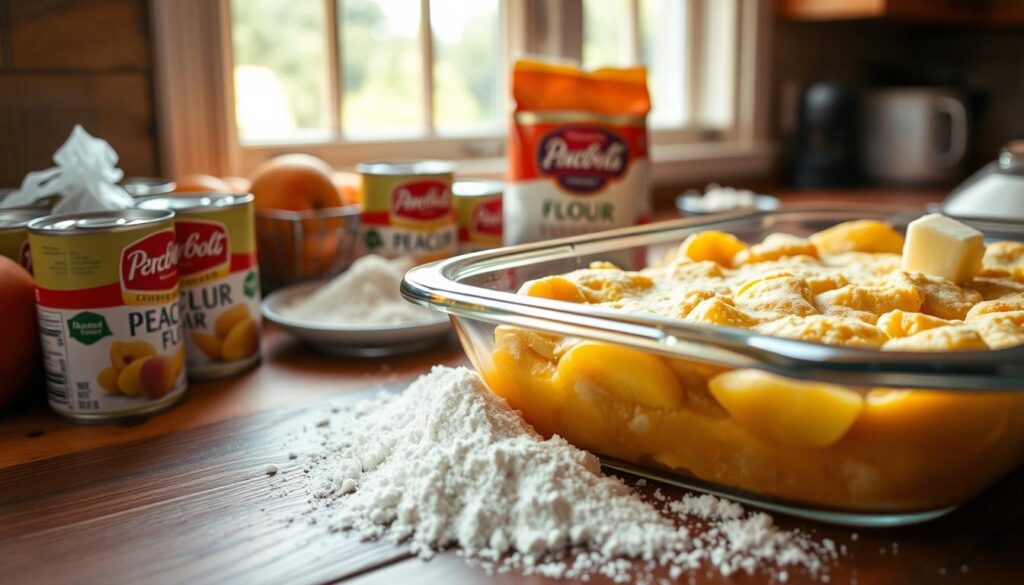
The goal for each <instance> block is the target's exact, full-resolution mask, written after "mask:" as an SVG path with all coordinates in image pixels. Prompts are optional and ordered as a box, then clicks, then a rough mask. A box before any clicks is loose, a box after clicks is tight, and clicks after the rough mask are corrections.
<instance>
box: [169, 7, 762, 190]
mask: <svg viewBox="0 0 1024 585" xmlns="http://www.w3.org/2000/svg"><path fill="white" fill-rule="evenodd" d="M171 4H173V5H174V7H175V8H174V9H172V8H170V5H171ZM765 4H766V3H764V2H761V1H760V0H472V1H467V0H155V8H154V27H155V29H156V38H157V44H158V50H157V53H158V54H157V58H158V61H161V62H163V64H164V67H163V69H165V70H166V71H167V73H165V77H167V78H168V79H164V80H162V81H163V82H162V83H160V84H159V85H160V86H162V87H165V88H166V87H169V86H172V85H173V86H181V84H182V83H183V82H187V81H190V80H188V79H182V78H189V77H193V78H194V77H197V75H198V74H197V73H196V70H197V69H199V70H204V71H206V74H205V80H213V79H216V78H218V77H219V78H221V79H223V80H224V81H222V86H221V87H222V89H221V90H218V89H217V88H208V89H206V92H207V94H208V95H206V96H205V97H203V99H205V103H206V105H207V106H208V108H209V109H210V110H211V111H212V110H217V108H216V107H213V105H215V104H216V103H218V100H219V104H220V110H218V111H216V112H213V113H209V114H207V115H206V117H207V118H209V119H211V120H212V121H213V122H214V123H217V122H218V121H220V120H221V119H222V118H227V119H226V120H223V121H222V122H221V123H220V124H219V126H221V127H223V128H224V129H223V130H219V129H217V128H215V129H211V130H210V132H209V133H210V135H211V136H213V135H216V136H213V138H212V139H211V140H212V141H213V142H216V144H215V145H214V146H207V147H205V148H202V149H200V150H201V151H203V152H207V153H211V152H216V151H217V150H218V148H217V147H220V146H223V148H224V149H226V152H227V154H225V155H223V156H221V157H220V158H221V162H220V166H221V167H224V166H226V167H228V171H227V173H225V174H228V173H233V174H244V173H245V172H246V171H247V170H249V169H251V168H252V167H253V166H254V165H256V164H258V163H259V162H260V161H262V160H264V159H266V158H268V157H270V156H273V155H275V154H278V153H281V152H287V151H295V150H298V151H305V152H311V153H314V154H317V155H320V156H321V157H323V158H325V159H327V160H328V162H331V163H332V164H334V165H336V166H339V167H347V166H351V165H353V164H354V163H356V162H357V161H359V160H365V159H371V158H398V157H436V158H447V159H457V160H460V161H463V162H464V164H463V165H462V168H469V169H470V170H471V171H480V172H483V173H485V174H486V173H489V174H500V173H501V169H502V164H503V161H502V159H501V157H502V154H503V152H504V141H505V134H506V131H507V124H508V120H507V117H508V115H507V112H508V109H509V107H510V104H509V102H508V97H507V96H508V87H507V78H508V70H509V65H510V63H511V61H512V59H513V55H516V54H521V53H522V54H537V55H548V56H553V57H561V58H571V59H576V60H579V61H580V62H582V64H583V65H584V66H585V67H587V68H596V67H602V66H623V65H633V64H638V63H643V64H646V66H647V67H648V71H649V78H648V79H649V81H648V83H649V88H650V92H651V95H652V101H653V104H654V107H653V111H652V113H651V116H650V118H649V123H650V128H651V130H652V144H653V147H654V149H655V151H654V156H653V160H654V161H655V165H656V168H655V178H658V177H659V176H663V175H664V173H661V174H659V172H658V169H657V165H658V164H659V161H662V162H669V161H675V160H676V159H679V160H682V159H686V158H693V157H694V156H700V157H705V158H708V157H719V158H720V155H722V153H727V154H729V156H733V157H735V156H741V155H742V156H746V155H747V154H749V153H750V152H752V149H758V148H761V147H762V146H763V145H764V140H763V139H764V131H763V127H764V124H763V123H760V122H759V121H758V120H759V119H763V118H764V113H765V112H764V110H765V109H766V108H765V107H764V105H765V104H764V100H763V98H762V97H761V96H762V95H763V94H764V93H765V92H764V91H763V89H761V88H762V87H763V85H764V77H765V76H764V75H763V65H764V61H763V54H764V52H765V49H766V46H767V45H766V43H765V40H764V39H765V37H766V35H765V34H763V33H764V32H765V30H766V29H767V28H768V26H767V24H766V23H767V22H769V21H768V20H767V18H768V17H769V14H768V13H769V10H768V9H767V8H765ZM201 21H203V22H205V21H209V22H210V23H213V24H206V25H203V26H205V27H206V28H205V29H201V25H199V24H197V23H199V22H201ZM188 26H192V27H193V28H194V29H196V30H192V29H189V28H187V27H188ZM211 30H216V31H219V33H218V34H220V35H221V37H222V38H221V40H220V41H219V42H213V43H212V45H211V43H210V42H209V41H207V42H206V44H205V46H204V49H206V50H207V52H209V51H208V50H209V49H210V48H211V46H212V47H213V48H215V49H216V48H217V47H219V48H220V50H221V54H220V57H221V58H219V59H217V58H215V59H210V58H209V55H206V54H202V53H200V52H199V49H196V48H193V47H191V46H190V45H189V42H188V40H187V39H180V38H179V37H180V36H181V35H183V34H186V33H188V34H191V35H193V36H195V35H198V34H208V33H209V32H210V31H211ZM189 52H191V53H193V55H191V56H189V55H188V53H189ZM183 54H184V55H183ZM179 59H182V60H184V61H183V62H182V63H181V64H178V65H177V66H175V63H176V61H177V60H179ZM168 62H169V63H168ZM186 62H187V63H186ZM186 64H187V65H189V66H188V67H186ZM159 81H161V80H158V82H159ZM188 86H190V87H196V86H197V85H196V81H195V80H192V82H191V83H188ZM172 95H175V94H172ZM176 100H177V98H171V99H169V100H168V101H169V102H170V103H169V104H168V106H167V108H168V109H169V110H170V111H175V110H177V111H180V113H181V115H182V116H186V117H187V118H193V117H194V116H195V112H196V102H197V101H201V100H199V98H196V97H194V96H193V97H190V98H188V100H186V99H185V98H182V99H181V101H182V103H183V104H184V103H185V102H186V101H188V106H189V107H188V108H186V107H185V106H184V105H181V106H179V105H178V104H176V103H175V101H176ZM186 112H187V113H186ZM177 119H178V118H176V117H175V116H173V115H172V114H171V112H168V113H166V114H165V115H164V116H162V120H163V121H164V124H165V125H166V124H169V125H171V126H172V128H171V132H170V133H169V134H170V135H171V140H170V142H171V144H170V145H169V147H165V150H167V151H168V153H169V157H170V158H172V159H178V160H175V162H179V163H181V162H182V161H184V160H186V159H189V158H190V156H191V154H190V152H189V151H188V150H187V149H186V148H185V147H184V146H183V145H184V144H185V143H187V142H189V141H195V142H198V141H199V139H200V138H201V137H198V136H197V135H196V132H195V130H194V129H190V130H189V131H188V132H186V131H184V130H181V131H175V129H174V128H173V126H177V125H178V123H176V121H175V120H177ZM175 135H177V137H175ZM695 145H700V148H699V149H696V148H694V147H695ZM200 146H201V145H200ZM659 148H661V149H662V152H659V151H658V149H659ZM698 150H699V152H698ZM764 152H766V151H765V150H764V149H763V148H761V150H759V151H758V153H759V154H758V156H762V158H763V155H764ZM192 158H195V157H194V156H193V157H192ZM472 161H477V162H472ZM474 165H475V166H474ZM181 166H182V164H177V165H175V170H176V172H182V171H177V167H181ZM186 166H187V165H186ZM724 168H734V165H732V164H730V165H727V166H726V167H724ZM207 169H208V170H209V165H207ZM192 170H199V169H192ZM222 172H223V171H222Z"/></svg>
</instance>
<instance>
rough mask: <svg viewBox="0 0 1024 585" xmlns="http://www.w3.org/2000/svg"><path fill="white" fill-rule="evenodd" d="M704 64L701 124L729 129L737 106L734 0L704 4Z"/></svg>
mask: <svg viewBox="0 0 1024 585" xmlns="http://www.w3.org/2000/svg"><path fill="white" fill-rule="evenodd" d="M705 7H706V9H705V11H704V23H703V24H704V32H703V36H704V62H703V66H702V70H703V78H702V79H701V88H700V89H701V97H700V103H701V112H699V114H698V115H699V116H700V122H701V124H702V125H704V126H706V127H709V128H728V127H729V126H731V125H732V123H733V106H734V104H735V102H736V97H735V95H736V94H735V92H736V45H737V42H736V39H737V38H738V34H739V31H738V28H739V27H738V20H737V12H736V0H716V1H715V2H707V3H705Z"/></svg>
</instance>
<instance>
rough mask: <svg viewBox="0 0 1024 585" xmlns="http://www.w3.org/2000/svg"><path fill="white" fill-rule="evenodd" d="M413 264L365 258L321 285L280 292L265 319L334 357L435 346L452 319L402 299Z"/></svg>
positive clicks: (272, 297)
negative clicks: (403, 278)
mask: <svg viewBox="0 0 1024 585" xmlns="http://www.w3.org/2000/svg"><path fill="white" fill-rule="evenodd" d="M412 266H413V262H412V260H410V259H408V258H396V259H394V260H389V259H387V258H383V257H381V256H377V255H374V254H371V255H367V256H363V257H362V258H360V259H359V260H357V261H356V262H355V263H353V264H352V266H351V267H350V268H349V269H348V270H346V271H345V272H343V273H341V274H339V275H338V276H336V277H334V278H332V279H331V280H328V281H322V282H304V283H301V284H296V285H292V286H289V287H286V288H283V289H280V290H277V291H275V292H274V293H272V294H271V295H270V296H268V297H267V298H266V299H265V300H264V301H263V316H264V318H266V319H267V320H268V321H270V322H271V323H274V324H275V325H277V326H279V327H281V328H282V329H284V330H286V331H288V332H289V333H291V334H293V335H295V336H296V337H298V338H299V339H301V340H302V341H304V342H306V343H308V344H309V345H311V346H312V347H314V348H315V349H318V350H320V351H322V352H325V353H329V354H335V355H356V356H367V357H375V356H386V355H395V354H399V353H407V352H411V351H416V350H419V349H424V348H426V347H429V346H430V345H433V344H434V343H436V342H437V341H439V340H440V339H441V338H443V337H444V336H445V335H447V334H448V333H449V332H450V331H451V324H450V323H449V321H448V317H447V316H446V315H444V314H443V313H438V312H435V311H431V310H428V309H424V308H423V307H419V306H417V305H414V304H412V303H410V302H409V301H406V300H405V299H404V298H402V295H401V293H400V292H399V286H400V285H401V283H402V277H403V276H404V275H405V273H406V272H407V271H408V270H409V269H410V268H412Z"/></svg>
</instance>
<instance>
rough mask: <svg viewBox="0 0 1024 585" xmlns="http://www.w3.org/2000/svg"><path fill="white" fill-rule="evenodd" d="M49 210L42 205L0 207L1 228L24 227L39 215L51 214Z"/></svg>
mask: <svg viewBox="0 0 1024 585" xmlns="http://www.w3.org/2000/svg"><path fill="white" fill-rule="evenodd" d="M49 213H50V212H49V211H47V210H46V209H44V208H41V207H9V208H7V209H0V230H7V229H15V228H22V227H25V226H26V225H28V222H30V221H32V220H33V219H35V218H37V217H43V216H44V215H49Z"/></svg>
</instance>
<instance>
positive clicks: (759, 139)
mask: <svg viewBox="0 0 1024 585" xmlns="http://www.w3.org/2000/svg"><path fill="white" fill-rule="evenodd" d="M420 1H421V2H422V3H423V4H427V3H428V0H420ZM713 1H714V0H689V6H688V10H689V14H688V18H692V19H694V20H693V21H692V22H696V21H697V19H699V18H701V10H702V8H703V7H704V6H705V4H706V3H707V2H713ZM150 2H151V10H150V14H151V18H152V26H153V32H154V48H155V51H154V53H155V55H154V56H155V60H156V72H157V75H156V79H155V87H156V96H155V97H156V102H157V113H158V124H159V129H160V137H161V145H160V146H161V148H160V155H161V162H162V168H163V169H164V172H165V173H166V174H168V175H169V176H178V175H181V174H184V173H191V172H205V173H210V174H215V175H246V174H248V173H250V172H251V171H252V169H254V168H255V167H256V166H257V165H258V164H259V163H261V162H262V161H264V160H266V159H268V158H270V157H272V156H275V155H277V154H282V153H286V152H307V153H310V154H315V155H317V156H320V157H321V158H324V159H325V160H327V161H328V162H329V163H331V164H332V165H334V166H336V167H337V168H341V169H344V168H351V167H352V166H353V165H354V164H355V163H356V162H358V161H359V160H370V159H379V158H427V157H429V158H443V159H448V160H454V161H456V162H457V163H458V168H459V170H460V173H462V174H472V175H475V176H486V177H495V178H502V177H503V176H504V173H505V166H506V162H505V155H504V150H503V148H504V144H505V141H506V136H505V135H504V134H500V135H490V134H480V135H460V136H452V137H447V136H437V135H428V136H421V137H417V138H408V139H397V140H345V141H338V140H337V135H331V134H330V133H325V134H324V137H325V138H327V140H322V139H320V140H296V141H291V142H275V143H263V144H261V143H242V142H241V141H240V140H239V136H238V132H237V128H236V125H235V118H234V84H233V73H232V72H233V58H232V39H231V28H230V27H231V6H230V0H150ZM324 2H325V10H329V11H332V10H336V8H335V7H336V6H337V4H336V2H334V0H324ZM630 3H631V10H632V11H633V12H638V8H637V7H638V5H639V0H630ZM736 3H737V10H736V16H737V23H736V27H737V29H736V30H737V39H736V42H737V46H736V47H735V52H734V56H735V59H734V63H732V64H731V65H732V66H733V67H734V68H735V73H734V80H735V88H734V98H733V100H732V101H733V103H732V108H733V113H732V119H733V124H732V125H731V127H730V128H728V129H726V130H708V129H706V128H700V127H683V128H672V129H651V131H650V141H651V151H652V153H651V159H652V169H653V172H652V179H653V181H654V182H655V184H669V183H678V182H680V181H685V180H689V181H702V180H709V179H716V180H724V179H731V178H742V177H743V176H750V175H758V174H764V173H766V172H768V171H770V169H771V168H772V166H773V164H774V160H775V154H776V147H775V145H774V144H773V143H772V142H770V141H769V139H768V123H767V121H768V109H769V106H770V103H769V99H768V95H769V94H768V79H769V74H770V71H769V66H770V48H771V42H770V41H771V39H770V34H771V29H772V26H771V24H772V21H771V17H772V14H771V7H770V4H771V3H770V2H764V1H763V0H736ZM328 15H329V16H330V15H331V12H328ZM424 16H425V18H423V19H422V21H423V23H424V24H423V25H421V26H423V27H424V28H426V27H429V13H424ZM582 16H583V15H582V0H559V1H556V2H550V1H547V0H504V1H503V2H502V18H503V19H504V22H507V23H508V26H507V28H506V29H505V33H504V39H503V42H504V48H505V50H504V52H503V55H505V56H506V57H505V59H506V64H505V65H506V68H507V65H508V60H509V57H508V56H510V55H516V54H529V53H548V54H552V53H556V52H557V53H560V54H561V55H562V56H563V57H566V58H572V59H577V60H579V59H580V58H581V57H582V55H581V53H582V46H583V42H582V41H583V30H582V27H583V18H582ZM636 19H637V17H636V14H634V20H636ZM326 28H327V29H328V31H329V32H328V34H329V35H330V34H334V35H336V34H337V31H336V30H334V29H335V27H332V26H328V27H326ZM687 29H688V33H691V34H688V35H687V39H686V42H687V51H686V56H687V59H688V60H689V62H688V63H687V67H688V72H689V73H688V74H689V75H690V77H691V79H699V77H700V75H701V74H700V71H701V68H703V67H705V66H707V64H706V63H705V60H706V59H705V57H706V56H705V55H704V54H703V51H702V50H701V48H702V47H703V45H702V42H701V41H702V39H701V38H700V30H701V27H699V26H689V27H687ZM332 30H333V32H330V31H332ZM638 30H639V28H637V31H638ZM555 31H557V32H555ZM631 35H632V39H633V41H632V42H633V44H634V47H633V51H634V54H639V38H638V35H637V34H635V33H631ZM421 39H426V40H425V42H424V47H425V49H426V46H427V45H432V43H431V41H430V39H429V37H426V36H425V35H422V34H421ZM328 45H329V50H328V65H329V72H330V77H329V78H328V81H329V82H330V83H337V81H338V79H340V76H341V70H340V68H339V67H338V57H339V55H338V54H337V52H336V51H335V50H331V48H330V46H333V47H335V48H337V43H336V39H334V38H330V37H329V38H328ZM431 49H432V46H431ZM429 58H430V55H429V54H428V55H426V56H425V59H424V63H425V64H427V63H429V62H430V61H429ZM699 86H700V84H698V83H689V84H688V89H689V91H690V100H688V103H689V104H690V106H689V107H691V108H692V107H698V108H699V107H700V99H701V98H700V96H698V95H696V94H697V93H698V92H699V89H700V88H699ZM430 87H432V85H427V88H430ZM178 88H188V90H187V91H178ZM503 91H505V92H507V87H505V88H504V89H503ZM331 93H332V94H334V95H337V94H340V92H338V91H333V92H331ZM430 93H432V92H428V94H430ZM425 101H426V102H427V103H425V104H424V107H425V108H432V95H428V99H427V100H425ZM329 106H330V109H331V113H330V114H329V115H330V116H336V117H340V115H341V109H340V103H339V102H338V101H337V100H335V99H332V100H330V102H329ZM335 106H339V107H335ZM691 114H692V112H691ZM428 119H429V118H428ZM687 119H690V120H692V119H693V116H692V115H690V116H688V118H687ZM332 123H336V122H335V121H334V120H332ZM334 127H335V128H337V127H338V126H337V125H336V126H334Z"/></svg>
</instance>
